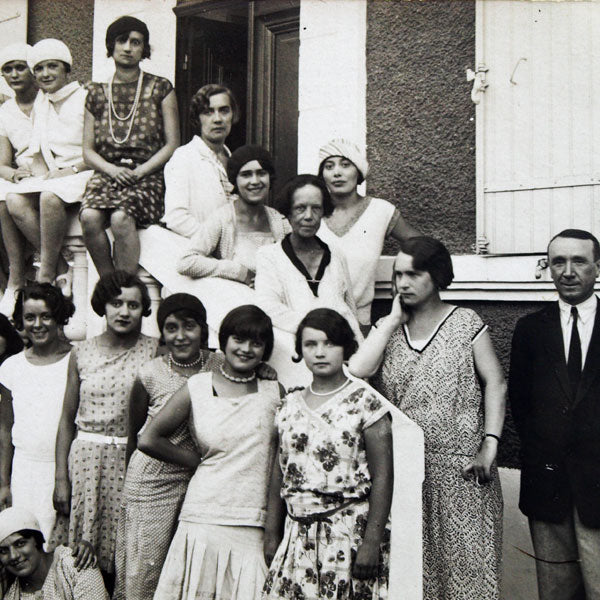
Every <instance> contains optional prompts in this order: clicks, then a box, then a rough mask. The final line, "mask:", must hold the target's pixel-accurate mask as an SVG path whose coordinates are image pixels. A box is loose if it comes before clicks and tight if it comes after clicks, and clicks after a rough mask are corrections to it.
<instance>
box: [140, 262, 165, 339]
mask: <svg viewBox="0 0 600 600" xmlns="http://www.w3.org/2000/svg"><path fill="white" fill-rule="evenodd" d="M138 277H139V278H140V279H141V280H142V281H143V282H144V283H145V284H146V287H147V288H148V293H149V294H150V308H151V310H152V314H151V315H150V316H149V317H144V319H142V333H145V334H146V335H151V336H154V337H160V331H159V329H158V323H157V322H156V312H157V311H158V306H159V305H160V299H161V298H160V288H161V285H160V283H159V282H158V281H156V279H154V277H152V275H150V274H149V273H148V271H146V270H144V269H142V268H141V267H140V269H139V271H138Z"/></svg>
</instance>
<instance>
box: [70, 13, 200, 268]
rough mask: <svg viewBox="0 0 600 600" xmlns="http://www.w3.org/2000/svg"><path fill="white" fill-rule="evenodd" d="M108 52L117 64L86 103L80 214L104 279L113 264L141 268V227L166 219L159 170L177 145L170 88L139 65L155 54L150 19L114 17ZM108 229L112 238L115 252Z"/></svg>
mask: <svg viewBox="0 0 600 600" xmlns="http://www.w3.org/2000/svg"><path fill="white" fill-rule="evenodd" d="M106 49H107V53H108V56H112V58H113V60H114V61H115V67H116V69H115V73H114V75H113V76H112V78H111V80H110V81H109V82H108V83H107V84H106V83H92V84H91V86H90V92H89V95H88V99H87V102H86V105H85V108H86V110H85V126H84V134H83V155H84V158H85V161H86V163H87V164H88V165H89V166H90V167H93V168H94V169H95V173H94V175H93V177H92V178H91V179H90V181H89V183H88V185H87V188H86V190H85V196H84V198H83V202H82V205H81V215H80V219H81V226H82V229H83V238H84V241H85V245H86V246H87V249H88V251H89V253H90V255H91V257H92V260H93V261H94V264H95V265H96V269H97V270H98V273H99V274H100V275H101V276H102V275H106V274H107V273H110V272H112V271H113V270H114V269H115V268H117V269H121V270H123V271H126V272H128V273H136V272H137V268H138V260H139V255H140V242H139V238H138V234H137V231H136V229H137V228H138V227H148V225H151V224H153V223H158V221H159V219H160V217H161V216H162V214H163V209H164V192H165V185H164V179H163V170H162V167H163V165H164V164H165V163H166V162H167V160H169V158H170V157H171V155H172V154H173V151H174V150H175V148H177V146H178V145H179V119H178V116H177V100H176V98H175V92H174V90H173V86H172V85H171V83H170V82H169V81H168V80H167V79H164V78H163V77H158V76H156V75H151V74H150V73H144V71H142V70H141V69H140V62H141V61H142V60H143V59H144V58H150V41H149V32H148V28H147V27H146V24H145V23H143V22H142V21H140V20H139V19H136V18H134V17H121V18H119V19H117V20H116V21H115V22H114V23H112V24H111V25H110V26H109V28H108V30H107V31H106ZM190 168H193V166H190ZM107 227H110V228H111V231H112V233H113V236H114V250H113V255H112V257H111V250H110V242H109V240H108V237H107V236H106V233H105V229H106V228H107Z"/></svg>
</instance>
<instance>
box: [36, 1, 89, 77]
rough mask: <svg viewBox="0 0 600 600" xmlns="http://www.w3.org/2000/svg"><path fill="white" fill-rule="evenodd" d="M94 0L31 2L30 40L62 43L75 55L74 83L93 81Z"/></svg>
mask: <svg viewBox="0 0 600 600" xmlns="http://www.w3.org/2000/svg"><path fill="white" fill-rule="evenodd" d="M93 23H94V0H30V2H29V11H28V24H27V41H28V42H29V43H30V44H35V43H36V42H39V41H40V40H42V39H44V38H57V39H59V40H62V41H63V42H64V43H65V44H67V46H68V47H69V50H71V55H72V56H73V68H72V70H71V80H78V81H81V82H85V81H89V80H90V79H91V78H92V28H93Z"/></svg>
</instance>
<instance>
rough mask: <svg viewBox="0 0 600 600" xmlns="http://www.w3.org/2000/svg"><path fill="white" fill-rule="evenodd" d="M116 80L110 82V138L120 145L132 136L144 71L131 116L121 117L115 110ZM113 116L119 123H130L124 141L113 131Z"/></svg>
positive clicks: (138, 84)
mask: <svg viewBox="0 0 600 600" xmlns="http://www.w3.org/2000/svg"><path fill="white" fill-rule="evenodd" d="M114 79H115V76H114V75H113V76H112V77H111V78H110V81H109V82H108V129H109V131H110V137H111V138H112V139H113V141H114V142H115V144H119V145H120V144H124V143H125V142H126V141H127V140H128V139H129V136H130V135H131V130H132V129H133V122H134V121H135V117H136V114H137V109H138V105H139V103H140V97H141V95H142V80H143V79H144V71H142V70H141V69H140V75H139V77H138V82H137V89H136V90H135V99H134V100H133V106H132V107H131V110H130V111H129V114H128V115H126V116H124V117H122V116H121V115H119V113H117V110H116V108H115V104H114V101H113V91H112V86H113V81H114ZM113 115H114V117H115V119H117V120H118V121H129V127H128V128H127V134H126V135H125V137H124V138H122V139H118V138H117V136H115V132H114V129H113Z"/></svg>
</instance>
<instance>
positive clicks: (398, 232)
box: [389, 209, 423, 245]
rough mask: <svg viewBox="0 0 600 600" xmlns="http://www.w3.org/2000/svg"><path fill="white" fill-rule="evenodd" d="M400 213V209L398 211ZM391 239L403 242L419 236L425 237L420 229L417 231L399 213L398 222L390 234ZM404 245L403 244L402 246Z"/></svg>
mask: <svg viewBox="0 0 600 600" xmlns="http://www.w3.org/2000/svg"><path fill="white" fill-rule="evenodd" d="M396 210H397V211H398V209H396ZM389 235H390V237H392V238H394V239H395V240H398V241H399V242H402V241H403V240H407V239H408V238H411V237H415V236H417V235H423V234H422V233H421V232H420V231H419V230H418V229H415V228H414V227H413V226H412V225H411V224H410V223H409V222H408V221H407V220H406V219H405V218H404V217H403V216H402V215H401V214H400V211H398V212H397V217H396V222H395V223H394V227H393V229H392V230H391V231H390V232H389ZM400 245H402V244H400Z"/></svg>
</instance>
